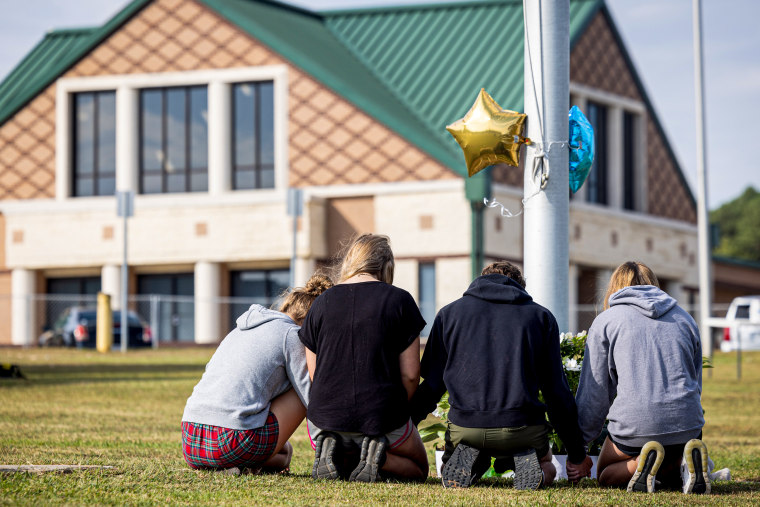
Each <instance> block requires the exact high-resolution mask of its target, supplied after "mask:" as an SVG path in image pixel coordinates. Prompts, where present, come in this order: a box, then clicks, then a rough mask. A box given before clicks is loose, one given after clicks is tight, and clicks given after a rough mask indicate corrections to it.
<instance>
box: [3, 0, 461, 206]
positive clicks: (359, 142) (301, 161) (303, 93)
mask: <svg viewBox="0 0 760 507" xmlns="http://www.w3.org/2000/svg"><path fill="white" fill-rule="evenodd" d="M278 64H286V65H288V66H289V71H290V72H289V83H290V84H289V86H290V92H289V95H290V97H289V122H290V128H289V137H290V139H289V143H290V153H289V157H290V178H289V179H290V185H292V186H299V187H300V186H309V185H332V184H352V183H379V182H396V181H419V180H437V179H451V178H457V177H458V176H457V175H456V174H455V173H453V172H452V171H451V170H449V169H447V168H446V167H444V166H443V165H441V164H440V163H438V162H437V161H435V160H433V159H432V158H430V157H429V156H427V155H426V154H424V153H423V152H421V151H420V150H419V149H417V148H416V147H414V146H412V145H411V144H409V143H408V142H406V141H405V140H404V139H402V138H401V137H400V136H398V135H397V134H395V133H393V132H391V131H390V130H389V129H388V128H386V127H384V126H383V125H381V124H379V123H378V122H377V121H376V120H374V119H373V118H371V117H369V116H368V115H366V114H365V113H363V112H362V111H360V110H359V109H358V108H356V107H355V106H354V105H352V104H350V103H349V102H347V101H346V100H344V99H342V98H341V97H339V96H337V95H336V94H335V93H333V92H332V91H330V90H329V89H327V88H325V87H324V86H322V85H321V84H320V83H318V82H317V81H315V80H314V79H313V78H311V77H310V76H308V75H307V74H306V73H304V72H302V71H301V70H300V69H298V68H296V67H295V66H294V65H292V64H290V63H289V62H287V61H286V60H285V59H284V58H282V57H281V56H279V55H278V54H276V53H274V52H273V51H272V50H270V49H269V48H268V47H266V46H264V45H263V44H261V43H260V42H258V41H257V40H255V39H254V38H252V37H251V36H249V35H248V34H246V33H244V32H243V31H241V30H239V29H238V28H237V27H235V26H234V25H232V24H231V23H229V22H227V21H226V20H224V19H223V18H221V17H220V16H218V15H217V14H216V13H214V12H213V11H211V10H209V9H208V8H206V7H205V6H202V5H200V4H199V3H197V2H195V1H194V0H156V1H155V2H152V3H151V4H149V5H148V6H146V7H145V8H144V9H143V10H142V11H140V12H139V13H138V14H137V15H135V16H134V17H133V18H132V19H130V20H129V21H128V22H127V23H125V24H124V26H123V27H121V28H120V29H119V30H117V31H116V32H115V33H113V34H112V35H111V36H109V37H108V38H107V39H106V40H105V41H103V43H101V44H100V45H99V46H98V47H96V48H95V49H93V50H92V51H91V52H90V54H89V55H87V56H85V57H84V58H83V59H82V60H81V61H79V62H78V63H77V64H76V65H75V66H74V67H72V68H71V69H70V70H69V71H67V72H66V74H65V76H64V77H83V76H98V75H113V74H134V73H150V72H177V71H188V70H198V69H223V68H230V67H242V66H245V67H248V66H259V65H278ZM54 195H55V84H53V85H51V86H49V87H48V88H47V89H46V90H45V91H44V92H43V93H42V94H40V95H39V96H38V97H37V98H35V99H34V100H33V101H32V102H31V103H30V104H29V105H27V106H26V107H25V108H24V109H22V110H21V111H20V112H19V113H17V114H16V115H15V116H14V117H13V118H11V119H10V120H9V121H7V122H6V123H5V124H4V125H3V126H2V127H1V128H0V198H3V199H29V198H50V197H54Z"/></svg>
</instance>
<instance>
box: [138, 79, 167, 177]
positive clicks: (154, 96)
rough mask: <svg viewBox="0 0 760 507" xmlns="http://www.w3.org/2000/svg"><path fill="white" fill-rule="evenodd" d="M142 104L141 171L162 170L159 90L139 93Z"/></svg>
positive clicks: (161, 95) (161, 115) (161, 105)
mask: <svg viewBox="0 0 760 507" xmlns="http://www.w3.org/2000/svg"><path fill="white" fill-rule="evenodd" d="M140 95H141V103H142V111H141V113H142V129H141V134H142V135H141V138H142V151H143V153H142V155H143V156H142V169H148V170H150V169H153V170H160V169H162V168H163V161H164V153H163V129H162V117H163V94H162V91H161V90H143V91H142V92H140Z"/></svg>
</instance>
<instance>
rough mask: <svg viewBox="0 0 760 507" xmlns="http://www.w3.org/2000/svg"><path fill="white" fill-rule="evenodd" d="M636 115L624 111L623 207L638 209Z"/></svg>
mask: <svg viewBox="0 0 760 507" xmlns="http://www.w3.org/2000/svg"><path fill="white" fill-rule="evenodd" d="M637 197H638V196H637V195H636V115H635V114H633V113H631V112H628V111H624V112H623V208H625V209H629V210H634V209H636V198H637Z"/></svg>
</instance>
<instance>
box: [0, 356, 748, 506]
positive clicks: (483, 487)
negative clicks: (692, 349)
mask: <svg viewBox="0 0 760 507" xmlns="http://www.w3.org/2000/svg"><path fill="white" fill-rule="evenodd" d="M212 352H213V351H212V349H208V348H193V349H162V350H157V351H153V350H148V351H139V352H137V351H136V352H129V353H128V354H126V355H122V354H120V353H111V354H108V355H101V354H98V353H97V352H88V351H76V350H53V349H28V350H23V349H8V348H5V349H0V362H3V363H6V362H9V363H15V364H19V365H20V366H21V369H22V371H23V372H24V373H25V374H26V375H27V377H28V378H29V380H28V381H20V380H7V379H2V380H0V464H82V465H113V466H115V468H114V469H111V470H87V471H77V472H72V473H67V474H64V473H45V474H32V473H0V505H41V504H119V505H121V504H164V503H173V504H191V505H195V504H210V505H221V504H246V503H256V504H269V503H276V504H314V503H323V504H356V503H368V504H369V503H371V504H377V503H386V504H402V503H403V504H426V505H432V504H436V505H442V504H461V505H482V504H517V503H519V504H523V503H529V504H562V505H564V504H584V505H585V504H606V505H617V504H625V503H633V502H641V501H646V503H649V504H686V503H689V504H692V503H720V504H747V503H754V504H758V503H760V353H745V354H744V368H743V378H742V380H741V381H737V380H736V369H735V362H736V356H735V355H731V354H728V355H717V356H716V358H715V361H714V363H715V369H714V370H713V376H712V378H708V377H707V375H705V380H704V395H703V405H704V408H705V410H706V419H707V425H706V426H705V430H704V440H705V442H706V443H707V445H708V448H709V450H710V455H711V456H712V458H713V459H714V460H715V462H716V463H717V465H718V468H722V467H729V468H730V469H731V473H732V475H733V477H734V481H732V482H730V483H718V484H716V485H714V489H713V490H714V492H715V494H714V495H713V496H711V497H685V496H684V495H681V494H679V493H665V492H663V493H656V494H654V495H650V496H643V495H635V496H634V495H631V494H627V493H626V492H624V491H619V490H607V489H600V488H598V487H597V485H596V481H592V480H585V481H584V482H583V483H582V484H581V485H580V486H579V487H572V486H570V485H569V484H568V483H567V482H566V481H561V482H559V483H557V484H555V485H553V486H552V487H551V488H548V489H546V490H542V491H538V492H518V491H514V490H513V489H512V488H511V484H510V482H509V481H497V480H488V481H485V482H484V483H479V484H478V485H477V486H476V487H473V488H470V489H469V490H444V489H443V488H442V487H441V485H440V482H439V481H438V480H436V479H435V478H434V477H431V478H429V479H428V481H427V483H425V484H422V485H419V484H394V483H383V484H354V483H347V482H340V483H328V482H322V481H320V482H315V481H313V480H312V479H311V478H310V476H309V474H310V471H311V462H312V451H311V448H310V446H309V443H308V438H307V436H306V431H305V428H304V427H303V426H302V427H301V428H300V429H299V430H298V431H297V432H296V434H295V435H294V437H293V439H292V442H293V445H294V447H295V451H296V452H295V456H294V459H293V463H292V465H291V472H292V473H291V475H289V476H272V475H270V476H239V477H234V476H228V475H224V474H219V473H214V472H196V471H192V470H190V469H189V468H188V467H187V466H186V465H185V463H184V460H183V459H182V453H181V449H180V431H179V426H180V419H181V416H182V410H183V408H184V405H185V400H186V399H187V397H188V396H189V394H190V392H191V391H192V388H193V386H194V385H195V383H196V382H197V381H198V379H199V378H200V376H201V374H202V372H203V367H204V365H205V364H206V361H207V360H208V359H209V357H210V356H211V354H212ZM431 463H433V460H432V450H431ZM431 471H433V470H432V467H431ZM433 472H434V471H433Z"/></svg>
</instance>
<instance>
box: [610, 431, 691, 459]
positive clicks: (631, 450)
mask: <svg viewBox="0 0 760 507" xmlns="http://www.w3.org/2000/svg"><path fill="white" fill-rule="evenodd" d="M697 438H699V439H702V432H701V431H700V432H699V436H698V437H697ZM609 439H610V442H612V443H613V444H615V447H617V448H618V449H620V451H622V452H624V453H626V454H627V455H628V456H633V457H635V456H638V455H639V454H641V447H631V446H630V445H625V444H621V443H620V442H618V441H616V440H614V439H613V438H612V435H610V436H609ZM685 446H686V442H684V443H682V444H672V445H664V446H663V447H664V448H665V456H681V455H682V454H683V448H684V447H685Z"/></svg>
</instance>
